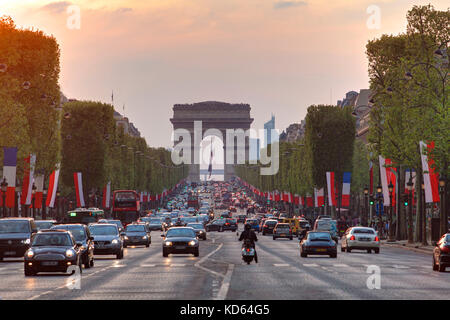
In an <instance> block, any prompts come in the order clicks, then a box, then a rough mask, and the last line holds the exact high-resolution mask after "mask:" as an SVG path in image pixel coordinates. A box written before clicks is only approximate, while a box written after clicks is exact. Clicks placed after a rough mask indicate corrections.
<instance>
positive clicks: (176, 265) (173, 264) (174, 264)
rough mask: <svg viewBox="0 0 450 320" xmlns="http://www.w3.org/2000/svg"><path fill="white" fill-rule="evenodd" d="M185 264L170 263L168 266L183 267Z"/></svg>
mask: <svg viewBox="0 0 450 320" xmlns="http://www.w3.org/2000/svg"><path fill="white" fill-rule="evenodd" d="M185 266H186V264H185V263H172V264H171V265H170V267H185Z"/></svg>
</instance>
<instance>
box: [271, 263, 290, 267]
mask: <svg viewBox="0 0 450 320" xmlns="http://www.w3.org/2000/svg"><path fill="white" fill-rule="evenodd" d="M273 265H274V266H275V267H289V264H287V263H274V264H273Z"/></svg>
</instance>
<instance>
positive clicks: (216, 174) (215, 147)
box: [200, 135, 224, 181]
mask: <svg viewBox="0 0 450 320" xmlns="http://www.w3.org/2000/svg"><path fill="white" fill-rule="evenodd" d="M223 146H224V144H223V142H222V140H221V139H220V138H219V137H217V136H214V135H209V136H206V137H204V138H203V140H202V142H201V143H200V161H201V162H200V181H223V180H224V148H223ZM211 151H212V152H211ZM210 165H211V170H210Z"/></svg>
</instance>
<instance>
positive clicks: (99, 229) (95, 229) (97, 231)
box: [89, 224, 119, 236]
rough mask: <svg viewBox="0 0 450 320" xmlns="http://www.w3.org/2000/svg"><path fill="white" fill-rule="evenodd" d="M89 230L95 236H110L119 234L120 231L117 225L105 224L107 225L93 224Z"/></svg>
mask: <svg viewBox="0 0 450 320" xmlns="http://www.w3.org/2000/svg"><path fill="white" fill-rule="evenodd" d="M89 230H90V231H91V233H92V235H94V236H109V235H114V236H116V235H118V234H119V232H118V230H117V227H116V226H105V225H99V224H96V225H92V226H89Z"/></svg>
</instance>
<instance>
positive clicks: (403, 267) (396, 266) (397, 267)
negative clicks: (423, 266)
mask: <svg viewBox="0 0 450 320" xmlns="http://www.w3.org/2000/svg"><path fill="white" fill-rule="evenodd" d="M393 267H394V268H396V269H409V267H407V266H399V265H396V264H394V265H393Z"/></svg>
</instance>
